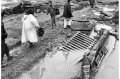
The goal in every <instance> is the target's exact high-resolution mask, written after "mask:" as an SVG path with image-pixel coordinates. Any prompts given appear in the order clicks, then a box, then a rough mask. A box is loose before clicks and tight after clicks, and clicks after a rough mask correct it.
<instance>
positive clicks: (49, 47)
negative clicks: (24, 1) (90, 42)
mask: <svg viewBox="0 0 120 79" xmlns="http://www.w3.org/2000/svg"><path fill="white" fill-rule="evenodd" d="M79 4H80V3H79ZM114 6H115V7H116V5H113V7H114ZM72 10H73V11H74V12H73V13H74V17H73V19H75V20H90V19H91V18H93V17H95V16H93V13H92V12H91V9H90V8H89V5H88V2H87V3H86V2H85V4H83V5H75V6H73V9H72ZM80 10H81V11H80ZM60 12H61V14H60V15H58V16H57V19H56V21H57V26H54V28H51V26H50V24H51V21H50V16H49V15H46V14H45V13H43V12H41V13H36V14H35V16H36V18H37V20H38V21H39V25H40V27H43V28H44V30H45V34H44V36H43V37H39V41H38V43H37V44H36V45H35V46H34V47H33V48H29V47H28V44H27V43H26V44H25V45H22V44H21V42H20V39H21V31H22V22H21V17H22V16H23V14H13V15H9V16H6V17H5V19H4V23H5V29H6V31H7V33H8V38H7V39H6V43H7V44H8V46H9V48H10V50H11V51H10V52H11V54H12V55H13V56H14V59H13V60H12V61H10V62H9V64H8V65H7V66H5V67H3V68H2V74H1V75H2V79H16V77H18V76H19V75H21V74H22V73H23V72H25V71H28V70H30V69H31V67H32V66H33V65H35V64H36V63H37V62H38V60H39V59H42V58H43V57H44V56H45V54H46V53H48V52H49V51H53V49H54V48H55V47H57V46H59V45H64V44H65V42H66V41H67V40H68V39H69V38H70V37H71V36H73V35H74V34H75V33H76V31H72V30H70V29H63V18H62V17H61V15H62V12H63V6H61V7H60ZM78 12H80V13H78ZM82 15H86V16H82ZM78 16H80V17H78ZM101 23H106V24H108V25H112V24H111V22H110V21H106V22H101ZM88 26H89V27H88ZM87 27H88V28H91V27H92V25H91V24H90V23H89V22H81V23H79V22H73V23H72V28H74V29H86V28H87ZM85 33H86V32H85ZM4 63H6V58H5V60H4Z"/></svg>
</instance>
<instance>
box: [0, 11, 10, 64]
mask: <svg viewBox="0 0 120 79" xmlns="http://www.w3.org/2000/svg"><path fill="white" fill-rule="evenodd" d="M3 16H4V13H3V12H2V13H1V21H2V19H3ZM1 36H2V37H1V47H2V48H1V49H2V51H1V62H2V61H3V58H4V55H5V54H6V56H7V58H8V59H7V60H8V61H9V60H11V59H12V56H10V54H9V49H8V46H7V44H6V43H5V39H6V38H7V33H6V31H5V28H4V23H3V22H1Z"/></svg>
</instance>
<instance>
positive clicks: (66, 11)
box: [63, 0, 73, 28]
mask: <svg viewBox="0 0 120 79" xmlns="http://www.w3.org/2000/svg"><path fill="white" fill-rule="evenodd" d="M63 17H64V28H66V27H67V26H68V25H69V26H71V22H72V19H71V17H73V15H72V13H71V5H70V0H68V1H67V4H65V5H64V12H63Z"/></svg>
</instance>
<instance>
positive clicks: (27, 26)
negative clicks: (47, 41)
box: [21, 9, 39, 47]
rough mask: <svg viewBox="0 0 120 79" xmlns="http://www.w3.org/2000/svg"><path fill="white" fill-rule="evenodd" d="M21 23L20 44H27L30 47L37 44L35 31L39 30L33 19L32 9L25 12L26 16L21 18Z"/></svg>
mask: <svg viewBox="0 0 120 79" xmlns="http://www.w3.org/2000/svg"><path fill="white" fill-rule="evenodd" d="M22 22H23V27H22V38H21V42H22V43H25V42H29V44H30V47H32V46H33V44H34V43H36V42H38V36H37V30H38V28H39V24H38V21H37V19H36V18H35V17H34V11H33V10H32V9H28V10H27V11H26V14H25V15H24V16H23V17H22Z"/></svg>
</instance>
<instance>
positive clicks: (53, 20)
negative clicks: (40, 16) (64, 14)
mask: <svg viewBox="0 0 120 79" xmlns="http://www.w3.org/2000/svg"><path fill="white" fill-rule="evenodd" d="M51 20H52V26H53V25H54V24H55V25H56V21H55V16H51Z"/></svg>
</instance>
